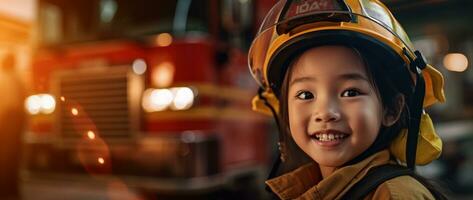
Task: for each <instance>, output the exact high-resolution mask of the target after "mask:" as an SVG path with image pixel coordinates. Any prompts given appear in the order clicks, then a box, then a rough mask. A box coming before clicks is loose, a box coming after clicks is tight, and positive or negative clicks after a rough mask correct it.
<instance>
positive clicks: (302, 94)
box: [296, 91, 314, 100]
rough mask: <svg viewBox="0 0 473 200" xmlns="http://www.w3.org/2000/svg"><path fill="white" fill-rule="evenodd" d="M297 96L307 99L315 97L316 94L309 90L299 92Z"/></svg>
mask: <svg viewBox="0 0 473 200" xmlns="http://www.w3.org/2000/svg"><path fill="white" fill-rule="evenodd" d="M296 97H297V98H299V99H302V100H307V99H312V98H314V95H313V94H312V93H310V92H307V91H301V92H298V93H297V95H296Z"/></svg>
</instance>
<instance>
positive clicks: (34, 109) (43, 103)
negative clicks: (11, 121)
mask: <svg viewBox="0 0 473 200" xmlns="http://www.w3.org/2000/svg"><path fill="white" fill-rule="evenodd" d="M25 108H26V110H27V111H28V113H30V114H31V115H36V114H39V113H42V114H51V113H52V112H54V109H55V108H56V100H55V99H54V97H53V96H52V95H50V94H36V95H31V96H29V97H28V98H26V100H25Z"/></svg>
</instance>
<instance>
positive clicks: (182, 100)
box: [173, 87, 194, 110]
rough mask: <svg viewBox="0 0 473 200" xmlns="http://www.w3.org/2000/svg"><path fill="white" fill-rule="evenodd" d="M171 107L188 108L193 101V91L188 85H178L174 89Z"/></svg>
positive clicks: (176, 108) (177, 108)
mask: <svg viewBox="0 0 473 200" xmlns="http://www.w3.org/2000/svg"><path fill="white" fill-rule="evenodd" d="M173 91H174V101H173V109H175V110H184V109H188V108H190V107H191V106H192V104H193V103H194V92H193V91H192V89H190V88H188V87H179V88H175V89H174V90H173Z"/></svg>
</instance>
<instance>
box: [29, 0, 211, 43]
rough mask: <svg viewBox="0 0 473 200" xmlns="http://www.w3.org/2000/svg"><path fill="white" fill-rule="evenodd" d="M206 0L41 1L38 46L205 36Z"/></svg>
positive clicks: (206, 24) (206, 21) (207, 25)
mask: <svg viewBox="0 0 473 200" xmlns="http://www.w3.org/2000/svg"><path fill="white" fill-rule="evenodd" d="M208 4H209V2H208V0H166V1H157V0H133V1H129V0H80V1H64V0H40V1H39V6H38V7H39V12H38V16H39V17H38V19H39V24H40V25H39V28H40V43H41V44H43V45H54V44H68V43H76V42H85V41H97V40H105V39H114V38H122V37H139V36H143V35H149V34H156V33H161V32H171V33H173V34H184V33H189V32H198V33H207V32H208V27H209V24H208V21H209V11H208V7H209V5H208Z"/></svg>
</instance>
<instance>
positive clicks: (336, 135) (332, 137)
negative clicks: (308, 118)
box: [311, 131, 348, 142]
mask: <svg viewBox="0 0 473 200" xmlns="http://www.w3.org/2000/svg"><path fill="white" fill-rule="evenodd" d="M311 137H312V138H314V139H316V140H318V141H322V142H328V141H336V140H342V139H344V138H346V137H348V134H345V133H341V132H331V131H330V132H324V133H318V134H314V135H312V136H311Z"/></svg>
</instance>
